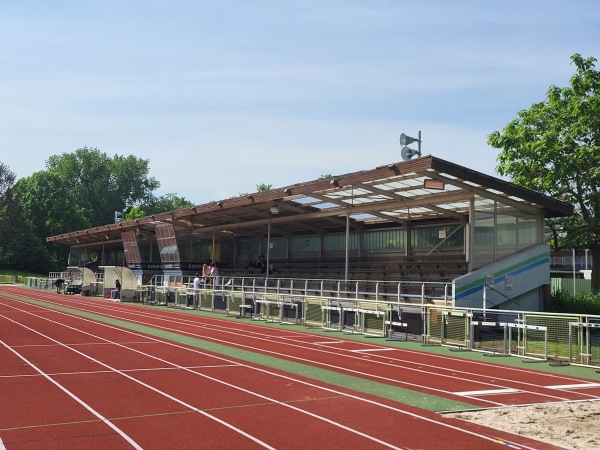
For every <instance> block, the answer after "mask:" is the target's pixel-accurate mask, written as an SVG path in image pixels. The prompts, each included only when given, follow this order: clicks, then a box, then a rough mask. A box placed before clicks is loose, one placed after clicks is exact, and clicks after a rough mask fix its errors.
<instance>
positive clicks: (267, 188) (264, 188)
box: [256, 183, 273, 192]
mask: <svg viewBox="0 0 600 450" xmlns="http://www.w3.org/2000/svg"><path fill="white" fill-rule="evenodd" d="M271 189H273V185H272V184H264V183H260V184H257V185H256V192H266V191H270V190H271Z"/></svg>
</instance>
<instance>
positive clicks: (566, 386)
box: [545, 383, 600, 390]
mask: <svg viewBox="0 0 600 450" xmlns="http://www.w3.org/2000/svg"><path fill="white" fill-rule="evenodd" d="M545 387H546V388H548V389H557V390H561V389H562V390H568V389H587V388H595V387H600V383H580V384H558V385H554V386H545Z"/></svg>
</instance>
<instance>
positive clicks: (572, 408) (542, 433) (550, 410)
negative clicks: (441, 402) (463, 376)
mask: <svg viewBox="0 0 600 450" xmlns="http://www.w3.org/2000/svg"><path fill="white" fill-rule="evenodd" d="M445 416H447V417H454V418H456V419H462V420H466V421H469V422H473V423H477V424H480V425H485V426H486V427H490V428H494V429H496V430H502V431H506V432H510V433H514V434H520V435H522V436H527V437H531V438H533V439H536V440H538V441H542V442H547V443H549V444H553V445H556V446H558V447H562V448H565V449H593V448H600V401H585V402H569V403H550V404H538V405H532V406H513V407H507V408H494V409H489V410H484V411H472V412H471V411H470V412H460V413H452V414H445Z"/></svg>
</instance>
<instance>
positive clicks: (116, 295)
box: [110, 278, 121, 298]
mask: <svg viewBox="0 0 600 450" xmlns="http://www.w3.org/2000/svg"><path fill="white" fill-rule="evenodd" d="M110 298H121V282H120V281H119V279H118V278H117V280H116V281H115V289H113V290H112V291H110Z"/></svg>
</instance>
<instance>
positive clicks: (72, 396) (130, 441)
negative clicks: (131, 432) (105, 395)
mask: <svg viewBox="0 0 600 450" xmlns="http://www.w3.org/2000/svg"><path fill="white" fill-rule="evenodd" d="M2 317H4V316H2ZM8 320H11V319H8ZM19 325H21V324H19ZM25 328H27V327H25ZM0 343H2V345H3V346H4V347H6V348H7V349H8V350H10V351H11V352H13V353H14V354H15V355H17V356H18V357H19V358H20V359H22V360H23V361H25V362H26V363H27V364H28V365H29V366H30V367H31V368H32V369H33V370H36V371H37V372H39V374H40V375H42V376H43V377H44V378H46V379H47V380H48V381H49V382H50V383H52V384H54V385H55V386H56V387H57V388H59V389H60V390H61V391H63V392H64V393H65V394H67V395H68V396H69V397H71V398H72V399H73V400H75V401H76V402H77V403H79V404H80V405H81V406H83V407H84V408H85V409H87V410H88V411H89V412H91V413H92V414H93V415H94V416H96V417H98V418H99V419H100V420H101V421H102V422H104V423H105V424H106V425H108V426H109V427H110V428H112V429H113V430H115V431H116V432H117V433H118V434H119V435H120V436H121V437H122V438H123V439H125V440H126V441H127V442H129V443H130V444H131V446H132V447H133V448H137V449H140V450H142V447H140V446H139V445H138V444H137V443H136V442H135V441H134V440H133V439H131V438H130V437H129V436H127V434H126V433H125V432H124V431H123V430H121V429H120V428H119V427H117V426H116V425H114V424H113V423H112V422H111V421H110V420H108V419H107V418H106V417H104V416H103V415H102V414H100V413H99V412H98V411H96V410H95V409H94V408H92V407H91V406H90V405H88V404H87V403H86V402H84V401H83V400H82V399H80V398H79V397H77V396H76V395H75V394H73V393H72V392H71V391H69V390H68V389H67V388H65V387H64V386H63V385H62V384H60V383H59V382H58V381H56V380H54V379H53V378H52V377H50V376H49V375H48V374H46V373H44V372H43V371H42V370H41V369H39V368H38V367H37V366H36V365H35V364H33V363H31V362H30V361H29V360H28V359H27V358H25V357H24V356H23V355H21V354H19V352H17V351H16V350H14V349H12V348H10V347H9V346H8V344H6V342H4V341H2V340H0ZM2 448H4V447H2Z"/></svg>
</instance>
